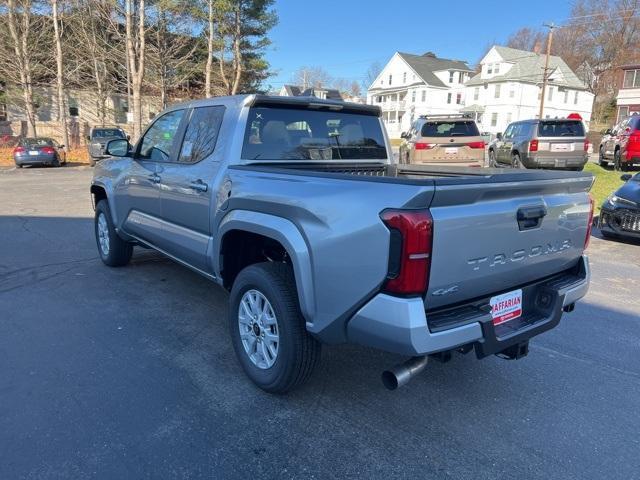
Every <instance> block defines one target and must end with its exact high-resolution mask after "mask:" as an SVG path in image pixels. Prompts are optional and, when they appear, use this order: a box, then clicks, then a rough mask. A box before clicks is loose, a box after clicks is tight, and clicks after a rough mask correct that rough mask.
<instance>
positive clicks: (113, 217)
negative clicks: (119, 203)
mask: <svg viewBox="0 0 640 480" xmlns="http://www.w3.org/2000/svg"><path fill="white" fill-rule="evenodd" d="M94 187H97V188H101V189H102V190H104V194H105V196H106V199H107V203H108V204H109V210H110V211H111V221H112V222H113V224H114V225H118V221H117V220H118V219H117V218H116V209H115V208H114V205H113V194H112V192H111V188H110V186H109V185H107V184H106V183H104V182H101V181H97V180H94V181H92V182H91V187H89V192H90V193H91V196H92V198H93V192H92V191H91V190H93V188H94ZM96 203H97V202H96ZM96 203H94V205H93V207H94V209H95V207H96Z"/></svg>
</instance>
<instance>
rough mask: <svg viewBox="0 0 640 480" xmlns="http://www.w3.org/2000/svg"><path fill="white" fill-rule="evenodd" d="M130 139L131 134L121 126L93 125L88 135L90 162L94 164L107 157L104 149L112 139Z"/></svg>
mask: <svg viewBox="0 0 640 480" xmlns="http://www.w3.org/2000/svg"><path fill="white" fill-rule="evenodd" d="M121 138H124V139H127V140H128V139H129V136H128V135H127V134H126V133H125V131H124V130H122V129H121V128H119V127H93V128H92V129H91V130H90V131H89V135H88V136H87V142H88V143H87V151H88V152H89V163H90V164H91V166H94V165H95V164H96V162H97V161H99V160H101V159H103V158H106V157H107V156H106V155H105V154H104V149H105V146H106V145H107V143H108V142H109V141H110V140H116V139H121Z"/></svg>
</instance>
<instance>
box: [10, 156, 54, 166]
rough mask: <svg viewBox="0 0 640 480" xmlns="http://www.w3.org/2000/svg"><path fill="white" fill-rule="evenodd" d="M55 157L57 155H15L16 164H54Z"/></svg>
mask: <svg viewBox="0 0 640 480" xmlns="http://www.w3.org/2000/svg"><path fill="white" fill-rule="evenodd" d="M55 159H56V156H55V155H21V156H14V157H13V161H14V162H15V164H16V165H52V164H53V163H54V162H55Z"/></svg>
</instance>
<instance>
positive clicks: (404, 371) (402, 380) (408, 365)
mask: <svg viewBox="0 0 640 480" xmlns="http://www.w3.org/2000/svg"><path fill="white" fill-rule="evenodd" d="M427 363H429V357H428V356H426V355H425V356H424V357H413V358H410V359H409V360H407V361H406V362H404V363H401V364H400V365H396V366H395V367H393V368H391V369H389V370H385V371H384V372H382V383H383V384H384V386H385V387H387V389H388V390H395V389H396V388H398V387H401V386H403V385H406V384H407V383H408V382H409V380H411V379H412V378H413V377H415V376H416V375H418V374H419V373H420V372H422V371H423V370H424V369H425V368H426V367H427Z"/></svg>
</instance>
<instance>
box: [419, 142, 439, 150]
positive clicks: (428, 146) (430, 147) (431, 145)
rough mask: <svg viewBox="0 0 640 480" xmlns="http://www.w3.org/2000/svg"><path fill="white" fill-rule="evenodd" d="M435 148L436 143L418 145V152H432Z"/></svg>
mask: <svg viewBox="0 0 640 480" xmlns="http://www.w3.org/2000/svg"><path fill="white" fill-rule="evenodd" d="M435 146H436V144H435V143H416V150H431V149H432V148H433V147H435Z"/></svg>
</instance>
